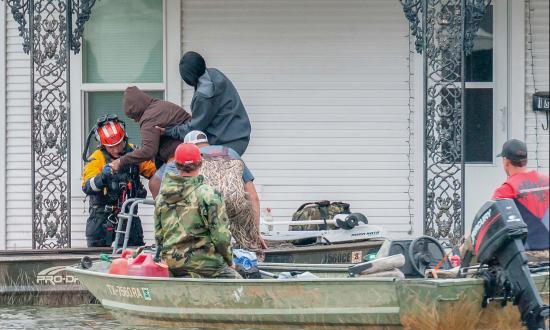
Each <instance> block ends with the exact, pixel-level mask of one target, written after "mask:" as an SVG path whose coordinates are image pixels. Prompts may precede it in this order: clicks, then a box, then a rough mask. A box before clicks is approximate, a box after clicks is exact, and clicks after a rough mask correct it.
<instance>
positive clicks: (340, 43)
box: [182, 0, 414, 236]
mask: <svg viewBox="0 0 550 330" xmlns="http://www.w3.org/2000/svg"><path fill="white" fill-rule="evenodd" d="M407 34H408V26H407V22H406V19H405V17H404V15H403V12H402V8H401V6H400V4H399V2H398V1H388V0H370V1H365V0H345V1H344V0H303V1H294V0H281V1H250V0H231V1H228V0H208V1H205V0H190V1H187V0H183V2H182V51H183V52H185V51H188V50H195V51H198V52H200V53H202V54H204V55H205V57H206V60H207V65H209V66H210V67H215V68H218V69H221V70H222V71H223V72H224V73H225V74H226V75H227V76H228V77H229V78H230V79H231V80H232V81H233V82H234V84H235V85H236V87H237V89H238V90H239V93H240V95H241V97H242V99H243V102H244V104H245V106H246V108H247V110H248V113H249V116H250V118H251V121H252V138H251V143H250V146H249V148H248V150H247V152H246V154H245V160H246V162H247V165H248V166H249V167H250V169H251V170H252V172H253V174H254V175H255V177H256V181H255V182H256V185H257V187H258V189H259V190H260V194H261V198H262V208H265V207H270V208H272V210H273V212H272V213H273V215H274V217H275V219H276V220H283V219H286V220H288V219H289V217H290V216H291V215H292V213H293V212H294V211H295V210H296V208H297V207H298V206H300V204H302V203H303V202H305V201H316V200H323V199H328V200H332V201H345V202H349V203H350V204H351V207H352V210H353V211H359V212H363V213H364V214H366V215H367V216H368V218H369V220H370V222H371V223H373V224H379V225H384V226H385V228H386V229H387V230H388V231H389V232H391V233H393V234H396V235H400V236H401V235H406V233H407V232H408V231H409V229H410V228H411V225H410V224H409V221H410V213H409V205H412V204H411V202H410V201H409V194H408V190H409V180H408V178H409V176H410V175H411V174H412V172H409V160H408V155H409V144H408V142H407V141H408V139H409V131H408V129H407V127H408V125H409V123H408V118H409V106H408V102H409V92H410V91H409V86H408V73H409V69H408V64H409V63H408V60H407V58H408V51H409V48H408V41H407V40H408V39H407ZM191 96H192V90H191V89H189V88H187V86H185V87H184V91H183V104H184V106H185V107H186V108H187V109H189V104H190V101H191ZM412 145H413V146H414V143H412ZM411 155H412V153H411ZM413 166H414V164H413ZM411 193H412V194H414V191H411Z"/></svg>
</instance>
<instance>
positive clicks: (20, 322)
mask: <svg viewBox="0 0 550 330" xmlns="http://www.w3.org/2000/svg"><path fill="white" fill-rule="evenodd" d="M0 329H9V330H15V329H32V330H42V329H44V330H45V329H62V330H69V329H71V330H72V329H112V330H133V329H136V330H138V329H139V330H142V329H150V327H140V326H135V325H131V326H129V325H126V326H125V325H123V324H122V323H121V322H120V321H118V320H117V319H115V318H114V317H113V316H112V315H111V313H109V312H108V311H107V310H105V309H104V308H103V307H101V306H100V305H82V306H77V307H59V308H57V307H35V306H14V307H6V306H0ZM155 329H163V328H159V327H155Z"/></svg>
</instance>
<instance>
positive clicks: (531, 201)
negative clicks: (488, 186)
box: [493, 139, 549, 251]
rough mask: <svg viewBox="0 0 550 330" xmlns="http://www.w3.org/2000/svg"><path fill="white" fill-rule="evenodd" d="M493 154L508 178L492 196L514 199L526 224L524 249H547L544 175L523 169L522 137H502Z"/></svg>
mask: <svg viewBox="0 0 550 330" xmlns="http://www.w3.org/2000/svg"><path fill="white" fill-rule="evenodd" d="M497 157H502V163H503V165H504V171H505V172H506V174H507V175H508V179H507V180H506V182H504V183H503V184H502V185H501V186H500V187H498V188H497V189H496V190H495V192H494V193H493V199H494V200H496V199H501V198H510V199H513V200H514V201H515V202H516V206H517V207H518V210H519V212H520V213H521V215H522V217H523V221H525V223H526V224H527V231H528V232H527V242H526V244H525V249H526V250H530V251H540V250H548V248H549V230H548V227H549V225H548V202H549V197H548V175H546V174H543V173H539V172H537V171H534V170H533V171H530V170H528V169H527V146H526V145H525V143H523V142H522V141H519V140H516V139H512V140H508V141H506V143H504V145H503V146H502V152H501V153H500V154H498V155H497Z"/></svg>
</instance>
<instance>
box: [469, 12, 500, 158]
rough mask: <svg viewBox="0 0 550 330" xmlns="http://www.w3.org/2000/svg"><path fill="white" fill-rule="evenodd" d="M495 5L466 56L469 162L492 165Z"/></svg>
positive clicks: (484, 19) (482, 22) (480, 27)
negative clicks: (471, 49) (472, 47)
mask: <svg viewBox="0 0 550 330" xmlns="http://www.w3.org/2000/svg"><path fill="white" fill-rule="evenodd" d="M493 7H494V6H493V5H491V6H489V7H488V8H487V13H486V14H485V17H483V19H482V20H481V23H480V26H479V30H478V32H477V35H476V37H475V39H474V49H473V51H472V53H471V54H470V55H468V56H467V57H466V63H465V64H466V68H465V73H466V77H465V78H466V84H465V85H466V91H465V93H466V95H465V102H466V104H465V107H464V112H465V127H464V133H465V137H466V139H465V149H466V152H465V153H466V155H465V161H466V162H467V163H470V164H472V163H492V162H493V157H494V152H493V149H494V148H493V143H494V141H493V137H494V136H493V90H494V78H493V77H494V75H493V66H494V65H493V64H494V63H493V62H494V61H493V48H494V47H493V45H494V37H493V26H494V20H493Z"/></svg>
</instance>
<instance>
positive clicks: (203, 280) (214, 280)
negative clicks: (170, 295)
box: [65, 266, 400, 284]
mask: <svg viewBox="0 0 550 330" xmlns="http://www.w3.org/2000/svg"><path fill="white" fill-rule="evenodd" d="M65 269H66V270H67V271H70V272H73V273H75V274H84V275H90V276H98V277H103V278H113V279H121V280H145V281H154V282H197V283H236V284H237V283H241V284H242V283H286V282H288V283H296V282H323V283H327V282H338V283H341V282H342V280H345V281H354V282H362V281H365V280H368V281H369V282H396V281H399V280H400V279H399V278H395V277H369V278H365V277H350V278H348V277H329V278H307V279H306V278H285V279H276V278H273V279H271V278H266V279H232V278H192V277H147V276H128V275H116V274H107V273H103V272H98V271H93V270H87V269H80V268H78V267H74V266H67V267H66V268H65Z"/></svg>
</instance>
